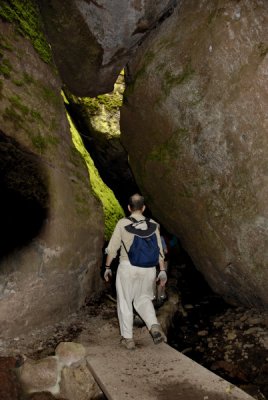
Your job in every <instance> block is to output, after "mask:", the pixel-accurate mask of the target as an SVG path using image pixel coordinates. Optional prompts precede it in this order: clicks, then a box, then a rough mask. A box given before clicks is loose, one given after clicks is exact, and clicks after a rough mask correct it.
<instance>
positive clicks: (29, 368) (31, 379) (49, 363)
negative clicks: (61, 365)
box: [18, 357, 58, 393]
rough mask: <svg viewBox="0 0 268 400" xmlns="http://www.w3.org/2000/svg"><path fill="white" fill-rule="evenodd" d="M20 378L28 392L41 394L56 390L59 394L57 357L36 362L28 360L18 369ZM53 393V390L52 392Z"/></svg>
mask: <svg viewBox="0 0 268 400" xmlns="http://www.w3.org/2000/svg"><path fill="white" fill-rule="evenodd" d="M18 373H19V378H20V380H21V382H22V384H23V386H24V389H25V391H26V392H28V393H29V392H41V391H45V390H48V389H51V388H54V389H55V390H53V392H55V393H56V392H57V381H58V360H57V358H56V357H46V358H43V359H41V360H38V361H35V360H31V359H27V360H26V361H25V363H24V364H23V365H22V366H21V367H20V368H18ZM50 391H52V390H50Z"/></svg>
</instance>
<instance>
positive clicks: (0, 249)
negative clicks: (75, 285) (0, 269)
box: [0, 131, 49, 261]
mask: <svg viewBox="0 0 268 400" xmlns="http://www.w3.org/2000/svg"><path fill="white" fill-rule="evenodd" d="M0 188H1V191H0V193H1V196H0V210H1V211H0V213H1V225H0V243H1V246H0V261H2V260H3V258H5V257H6V256H7V255H8V254H10V253H12V252H13V251H14V250H16V249H19V248H21V247H23V246H25V245H27V244H29V242H31V241H32V240H33V239H34V238H35V237H36V236H37V235H38V233H39V232H40V230H41V228H42V226H43V224H44V222H45V220H46V218H47V214H48V201H49V195H48V189H47V184H46V178H45V175H44V173H43V171H42V170H41V168H40V162H39V160H38V157H37V156H35V155H33V154H31V153H29V151H27V150H26V149H24V148H23V147H22V146H21V145H20V144H19V143H18V142H17V141H15V140H14V139H12V138H10V137H8V136H6V135H5V134H4V133H3V132H2V131H0Z"/></svg>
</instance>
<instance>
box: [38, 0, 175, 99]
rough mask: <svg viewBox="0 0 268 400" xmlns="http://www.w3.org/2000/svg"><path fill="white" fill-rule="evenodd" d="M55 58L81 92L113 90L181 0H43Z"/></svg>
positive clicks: (66, 78) (70, 83)
mask: <svg viewBox="0 0 268 400" xmlns="http://www.w3.org/2000/svg"><path fill="white" fill-rule="evenodd" d="M38 3H39V5H40V9H41V12H42V16H43V19H44V22H45V25H46V31H47V35H48V38H49V41H50V43H51V45H52V49H53V54H54V57H55V62H56V64H57V67H58V68H59V71H60V74H61V77H62V79H63V81H64V83H66V85H67V86H68V88H69V89H70V90H71V92H73V93H74V94H75V95H78V96H92V97H93V96H96V95H98V94H100V93H105V92H111V91H112V90H113V85H114V82H115V81H116V79H117V77H118V75H119V74H120V71H121V70H122V68H123V67H124V66H125V64H126V63H127V61H128V60H129V57H130V55H131V54H132V52H133V50H134V49H135V48H136V47H137V46H138V44H139V43H140V42H141V41H142V40H143V39H144V37H145V36H146V35H147V34H148V32H150V30H151V29H153V27H154V26H155V25H156V24H157V23H158V21H159V20H161V19H163V18H165V16H168V15H169V14H170V13H171V12H172V11H173V8H174V6H175V5H176V4H177V0H162V1H160V0H157V1H155V0H145V1H140V0H124V1H122V0H113V1H110V0H93V1H89V0H68V1H64V2H63V1H61V0H51V1H47V0H38Z"/></svg>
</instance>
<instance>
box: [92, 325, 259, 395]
mask: <svg viewBox="0 0 268 400" xmlns="http://www.w3.org/2000/svg"><path fill="white" fill-rule="evenodd" d="M135 341H136V344H137V349H136V350H134V351H130V350H127V349H125V348H123V347H122V346H121V345H120V343H119V338H118V337H116V336H115V335H114V334H112V332H111V335H110V336H109V335H107V336H105V337H100V338H99V340H96V342H95V343H91V344H90V345H89V346H88V347H87V351H88V357H87V363H88V366H89V368H90V370H91V372H92V374H93V376H94V377H95V379H96V381H97V382H98V384H99V385H100V387H101V389H102V390H103V392H104V394H105V395H106V397H107V398H108V399H109V400H133V399H135V400H138V399H139V400H156V399H157V400H230V399H232V400H254V399H253V398H252V397H251V396H249V395H248V394H246V393H245V392H243V391H242V390H240V389H238V388H237V387H235V386H234V385H232V384H230V383H229V382H227V381H225V380H223V379H222V378H220V377H218V376H217V375H215V374H214V373H212V372H210V371H208V370H207V369H205V368H204V367H202V366H200V365H199V364H197V363H196V362H194V361H192V360H191V359H189V358H188V357H186V356H185V355H183V354H181V353H179V352H178V351H176V350H174V349H173V348H171V347H170V346H168V345H167V344H164V343H161V344H160V345H154V344H153V342H152V339H151V337H150V336H149V334H148V332H146V333H145V332H144V334H143V335H140V336H139V337H138V339H137V338H135Z"/></svg>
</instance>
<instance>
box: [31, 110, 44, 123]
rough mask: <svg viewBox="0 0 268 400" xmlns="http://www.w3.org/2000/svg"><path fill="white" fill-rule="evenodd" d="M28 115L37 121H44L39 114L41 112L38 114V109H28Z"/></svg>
mask: <svg viewBox="0 0 268 400" xmlns="http://www.w3.org/2000/svg"><path fill="white" fill-rule="evenodd" d="M30 115H31V117H32V118H33V119H34V120H35V121H37V122H38V121H39V122H43V123H44V122H45V121H44V120H43V118H42V116H41V114H40V112H39V111H36V110H31V111H30Z"/></svg>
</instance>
